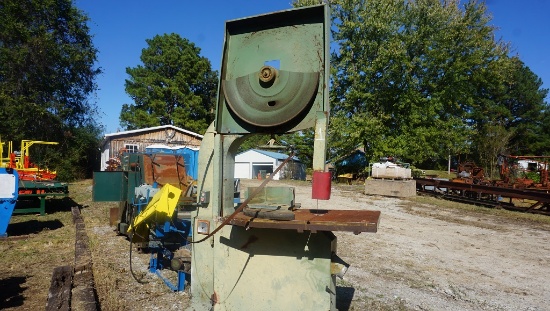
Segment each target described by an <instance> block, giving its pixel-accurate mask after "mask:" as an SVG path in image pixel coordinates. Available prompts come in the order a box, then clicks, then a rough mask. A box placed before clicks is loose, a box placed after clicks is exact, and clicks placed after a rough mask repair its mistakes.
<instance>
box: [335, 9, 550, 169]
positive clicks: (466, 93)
mask: <svg viewBox="0 0 550 311" xmlns="http://www.w3.org/2000/svg"><path fill="white" fill-rule="evenodd" d="M331 6H332V18H333V38H334V40H335V41H336V43H337V44H338V45H337V48H336V49H334V51H333V53H332V60H331V62H332V66H333V67H332V72H331V74H332V77H331V82H332V89H331V104H332V107H333V110H332V119H331V124H330V134H331V141H332V142H333V149H332V152H333V153H336V154H346V153H348V152H350V151H351V150H353V149H355V148H357V147H358V146H363V147H364V148H365V153H366V155H367V157H368V158H370V159H376V158H378V157H380V156H385V155H394V156H398V157H400V158H403V159H404V160H406V161H410V162H412V163H423V162H424V163H425V162H426V161H428V162H432V163H434V164H436V163H438V161H440V160H442V159H446V158H447V156H448V155H449V154H451V155H459V154H472V155H474V158H478V159H481V158H483V159H485V160H486V161H485V162H486V163H487V165H490V163H491V161H493V160H494V159H493V158H494V156H495V155H494V153H495V152H497V151H496V150H497V149H498V150H500V151H503V150H506V149H510V148H511V147H512V148H513V149H515V150H516V151H517V152H519V153H528V152H531V153H533V152H536V153H539V152H545V151H546V152H547V151H548V147H546V148H545V146H548V142H550V136H549V134H547V133H548V131H547V129H548V121H549V116H550V114H549V113H547V111H548V110H549V109H548V105H547V103H545V102H544V98H545V97H546V95H547V93H548V90H546V89H542V88H541V86H542V81H540V79H539V78H538V77H537V76H536V75H535V74H534V73H532V72H531V71H530V70H529V69H528V68H527V67H525V66H524V64H523V63H522V62H521V61H520V60H519V59H518V58H517V57H512V58H510V57H509V56H507V53H508V47H507V46H506V45H505V44H503V43H502V42H498V41H495V40H494V37H495V36H494V28H493V27H492V26H490V25H489V21H490V18H489V15H488V13H487V12H486V7H485V5H484V4H483V3H478V2H476V1H473V0H472V1H469V2H467V3H465V4H464V5H463V6H462V5H461V3H460V1H439V0H417V1H402V0H373V1H332V2H331ZM461 6H462V7H461ZM541 112H542V113H541ZM545 121H546V122H545ZM545 130H546V131H545ZM495 139H499V141H498V144H499V146H496V145H495V144H496V143H497V142H496V141H494V140H495ZM489 145H491V146H489ZM493 145H494V146H493ZM489 159H491V160H489Z"/></svg>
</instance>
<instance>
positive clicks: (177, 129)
mask: <svg viewBox="0 0 550 311" xmlns="http://www.w3.org/2000/svg"><path fill="white" fill-rule="evenodd" d="M160 129H173V130H175V131H178V132H183V133H185V134H188V135H191V136H195V137H199V138H200V139H202V138H203V137H204V136H203V135H201V134H197V133H195V132H191V131H188V130H185V129H182V128H180V127H177V126H173V125H160V126H153V127H146V128H142V129H137V130H131V131H124V132H116V133H110V134H105V136H104V137H105V138H108V137H116V136H119V135H127V134H136V133H141V132H148V131H155V130H160Z"/></svg>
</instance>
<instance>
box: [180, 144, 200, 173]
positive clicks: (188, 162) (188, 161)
mask: <svg viewBox="0 0 550 311" xmlns="http://www.w3.org/2000/svg"><path fill="white" fill-rule="evenodd" d="M176 154H181V155H182V156H183V161H184V162H185V172H186V173H187V175H189V176H191V178H193V179H194V180H197V179H198V178H199V151H198V150H195V149H191V148H187V147H185V148H180V149H176Z"/></svg>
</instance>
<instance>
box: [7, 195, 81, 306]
mask: <svg viewBox="0 0 550 311" xmlns="http://www.w3.org/2000/svg"><path fill="white" fill-rule="evenodd" d="M36 203H38V202H36ZM65 204H67V202H66V201H65V200H61V199H54V200H48V201H47V203H46V213H47V214H46V215H45V216H40V215H39V214H27V215H13V216H12V217H11V220H10V224H9V226H8V230H7V231H8V235H9V238H7V239H4V240H0V262H1V263H2V265H0V305H1V306H2V309H4V310H42V309H43V308H44V306H45V304H46V301H47V297H48V291H49V288H50V282H51V276H52V272H53V269H54V268H55V267H58V266H64V265H71V264H73V262H74V251H75V248H74V243H75V228H74V224H73V222H72V214H71V212H70V210H68V209H67V208H65Z"/></svg>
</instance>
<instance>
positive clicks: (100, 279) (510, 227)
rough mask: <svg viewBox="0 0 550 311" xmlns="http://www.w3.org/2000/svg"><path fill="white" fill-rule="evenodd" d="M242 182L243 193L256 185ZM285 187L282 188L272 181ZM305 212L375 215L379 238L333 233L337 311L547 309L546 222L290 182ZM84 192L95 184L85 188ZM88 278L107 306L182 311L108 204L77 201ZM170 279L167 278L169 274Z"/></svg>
mask: <svg viewBox="0 0 550 311" xmlns="http://www.w3.org/2000/svg"><path fill="white" fill-rule="evenodd" d="M257 184H258V182H257V181H242V184H241V185H242V187H246V186H254V185H257ZM273 184H274V185H275V184H276V185H285V183H284V182H273ZM289 185H291V186H293V187H295V188H296V202H298V203H301V204H302V208H332V209H369V210H380V211H381V212H382V217H381V220H380V226H379V229H378V232H377V233H362V234H360V235H354V234H352V233H347V232H337V233H336V235H337V237H338V254H339V256H340V257H342V258H343V259H344V260H345V261H347V262H348V263H350V264H351V267H350V269H349V270H348V272H347V274H346V275H345V278H344V280H341V281H339V283H338V292H337V294H338V299H339V301H338V307H339V309H340V310H529V311H535V310H550V307H549V306H550V293H549V292H548V290H547V288H548V285H549V284H550V281H549V279H548V276H549V275H550V267H549V266H548V262H549V261H550V244H549V239H550V225H547V224H544V223H543V224H541V223H540V222H530V221H526V220H521V221H515V220H514V218H511V217H509V216H507V217H505V216H501V215H499V214H498V213H484V212H476V211H472V210H463V209H454V208H449V207H444V208H443V207H440V206H438V205H437V202H438V200H432V201H433V202H435V203H436V204H426V203H423V202H424V201H425V200H418V199H412V200H401V199H397V198H385V197H377V196H367V195H364V194H362V192H361V190H362V189H361V187H360V186H348V185H335V186H334V187H333V190H332V196H331V200H329V201H316V200H312V199H310V197H311V188H310V185H309V184H307V183H291V184H289ZM85 189H86V190H85V191H90V192H91V188H90V187H87V188H85ZM83 204H84V205H88V207H86V208H84V209H83V210H82V215H83V217H84V219H85V221H86V228H87V230H88V235H89V236H90V239H91V249H92V255H93V263H94V277H95V282H96V286H97V293H98V297H99V299H100V303H101V306H102V309H103V310H136V309H141V310H181V309H184V308H185V307H187V306H188V305H189V296H188V294H187V293H186V292H182V293H173V292H171V291H170V290H169V289H168V288H167V287H166V286H165V285H164V284H163V283H162V282H161V281H160V280H159V278H158V277H156V276H154V275H152V274H150V273H147V272H146V267H147V262H148V257H147V256H146V255H145V254H139V253H137V252H135V251H134V253H133V256H132V259H133V268H134V270H135V271H136V272H137V274H138V275H139V276H142V275H143V276H144V278H145V280H146V281H147V282H148V283H147V284H139V283H137V282H136V281H135V280H134V279H133V278H132V276H131V274H130V271H129V261H128V250H129V242H128V241H127V240H126V239H125V238H124V237H122V236H117V235H116V234H115V232H114V227H111V226H109V225H108V210H109V208H110V207H114V206H116V205H114V204H111V203H93V202H89V201H87V202H83ZM167 276H168V275H167Z"/></svg>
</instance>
